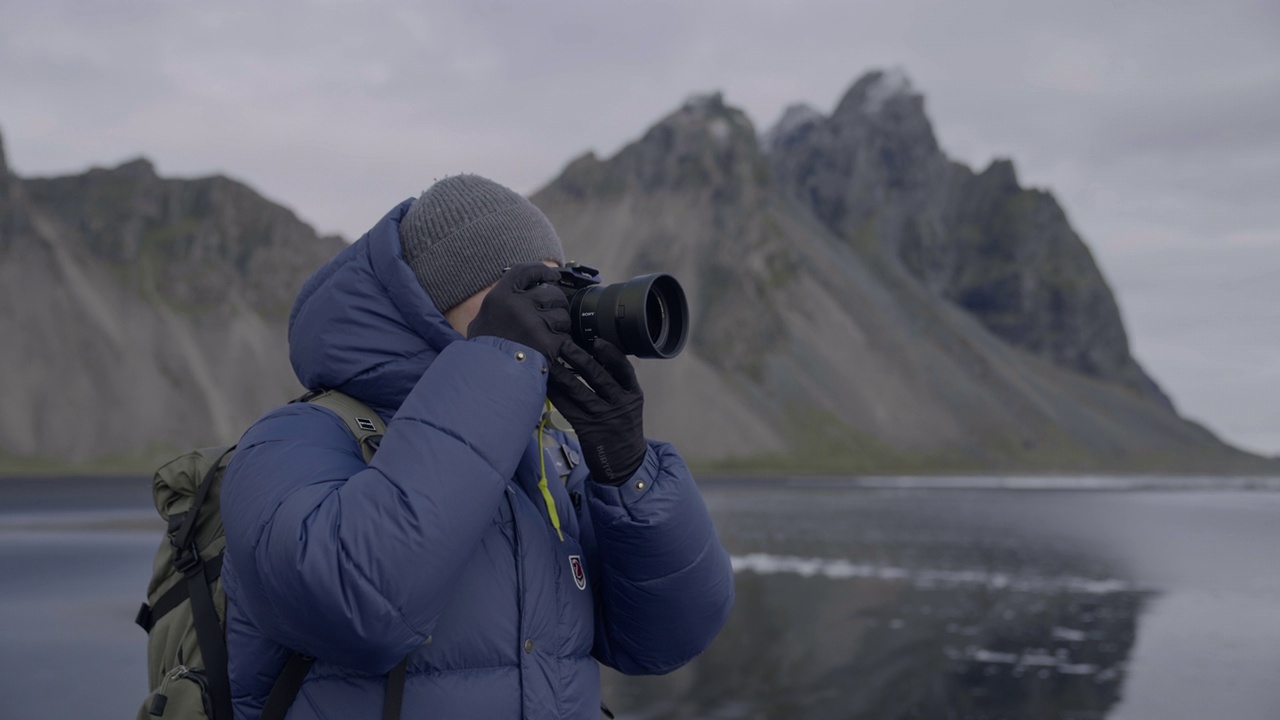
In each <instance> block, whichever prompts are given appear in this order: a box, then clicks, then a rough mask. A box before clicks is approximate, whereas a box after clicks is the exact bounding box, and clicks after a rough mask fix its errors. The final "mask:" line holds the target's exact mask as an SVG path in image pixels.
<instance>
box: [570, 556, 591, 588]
mask: <svg viewBox="0 0 1280 720" xmlns="http://www.w3.org/2000/svg"><path fill="white" fill-rule="evenodd" d="M569 567H570V569H572V570H573V584H575V585H577V586H578V589H579V590H586V589H587V573H586V571H585V570H583V569H582V558H581V557H580V556H578V555H570V556H569Z"/></svg>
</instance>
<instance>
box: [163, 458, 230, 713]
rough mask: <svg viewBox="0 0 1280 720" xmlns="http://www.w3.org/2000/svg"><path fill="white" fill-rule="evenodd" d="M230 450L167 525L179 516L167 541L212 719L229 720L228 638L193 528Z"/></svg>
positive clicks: (215, 463) (212, 468)
mask: <svg viewBox="0 0 1280 720" xmlns="http://www.w3.org/2000/svg"><path fill="white" fill-rule="evenodd" d="M231 450H232V448H227V449H226V450H224V451H223V453H222V455H220V456H219V457H218V459H217V460H216V461H215V462H214V463H213V466H212V467H210V468H209V472H208V473H206V474H205V476H204V480H202V481H201V483H200V489H199V490H198V491H197V492H196V497H195V499H194V500H193V501H192V502H191V508H190V509H189V510H187V512H186V513H184V514H183V515H185V517H182V516H174V517H171V518H170V527H172V526H173V521H174V520H179V518H181V519H180V520H179V523H178V526H177V527H176V528H175V529H173V530H171V531H170V533H169V541H170V542H171V543H173V552H174V557H173V565H174V567H175V568H176V569H177V570H178V571H179V572H181V573H182V574H183V575H184V576H185V577H186V586H187V597H189V598H191V618H192V620H193V621H194V624H195V627H196V643H197V644H199V646H200V655H201V657H203V658H204V668H205V672H206V673H207V677H208V680H209V694H210V696H211V697H212V700H213V718H214V720H232V710H231V680H230V678H229V677H228V676H227V641H226V637H225V636H224V635H223V632H222V623H221V622H219V621H218V609H217V607H215V606H214V604H213V592H212V591H211V590H210V589H209V582H208V581H207V580H206V579H205V562H204V560H202V559H201V558H200V548H198V547H196V542H195V531H196V526H197V525H198V521H199V517H200V510H201V508H202V507H203V506H204V502H205V500H207V499H208V498H209V491H210V488H211V487H212V486H213V480H214V478H216V477H217V476H218V471H219V469H220V468H221V466H222V462H223V460H225V459H226V457H227V455H228V454H230V453H231Z"/></svg>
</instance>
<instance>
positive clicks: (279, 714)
mask: <svg viewBox="0 0 1280 720" xmlns="http://www.w3.org/2000/svg"><path fill="white" fill-rule="evenodd" d="M315 663H316V659H315V658H312V657H307V656H306V655H300V654H298V653H293V654H291V655H290V656H289V661H288V662H286V663H285V664H284V669H283V670H281V671H280V677H278V678H276V682H275V684H274V685H272V686H271V694H270V695H268V696H267V704H266V705H263V706H262V715H261V716H260V717H261V718H262V720H284V716H285V715H287V714H288V713H289V708H290V707H292V706H293V701H294V699H295V698H297V697H298V691H299V690H301V689H302V681H303V680H306V679H307V673H309V672H311V666H312V665H315Z"/></svg>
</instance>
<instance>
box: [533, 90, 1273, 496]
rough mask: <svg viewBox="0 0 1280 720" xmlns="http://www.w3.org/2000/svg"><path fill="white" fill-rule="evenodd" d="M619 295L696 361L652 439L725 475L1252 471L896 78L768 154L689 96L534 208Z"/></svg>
mask: <svg viewBox="0 0 1280 720" xmlns="http://www.w3.org/2000/svg"><path fill="white" fill-rule="evenodd" d="M533 199H534V201H535V202H536V203H537V204H538V205H539V206H540V207H541V208H543V210H544V211H545V212H547V214H548V215H549V216H550V218H551V219H552V222H553V223H554V224H555V225H556V227H557V229H559V231H560V233H561V236H562V238H564V240H565V243H566V246H567V248H568V250H569V252H570V255H572V256H575V257H577V259H579V260H581V261H583V262H585V263H587V264H592V265H597V266H599V267H601V268H602V270H603V271H604V272H605V274H606V277H607V278H612V279H615V280H617V279H622V278H625V277H630V276H632V275H634V274H637V273H641V272H648V271H653V270H665V271H667V272H671V273H673V274H675V275H677V276H678V277H679V278H680V279H681V281H682V282H683V283H684V284H685V286H686V289H687V291H688V292H689V294H690V301H691V304H692V306H693V308H694V313H695V318H694V332H693V340H692V342H691V349H690V350H689V351H687V352H686V353H685V354H684V355H683V356H681V357H680V358H677V359H675V360H671V361H658V362H648V363H645V364H644V365H643V367H642V369H641V373H642V378H643V380H644V385H645V388H646V392H647V393H648V397H649V398H650V402H649V405H650V406H651V409H650V417H649V419H648V422H649V424H650V426H651V427H653V428H655V430H656V431H657V432H658V433H659V434H663V435H665V436H667V437H670V438H671V439H673V440H675V441H677V442H678V443H679V445H680V446H681V447H682V448H685V450H686V452H687V453H688V454H690V455H693V456H695V457H699V456H700V457H710V458H722V459H725V460H724V461H722V462H720V463H719V464H718V466H719V467H721V468H722V469H727V470H733V469H744V470H745V469H757V470H759V469H766V468H772V469H776V470H780V471H785V470H788V469H805V470H814V471H829V472H845V471H851V470H853V471H877V470H883V469H893V470H898V471H913V470H921V471H928V470H933V469H939V468H946V469H951V470H975V471H977V470H988V469H992V468H1007V469H1041V470H1086V469H1166V470H1191V469H1209V468H1222V467H1228V466H1229V467H1253V466H1255V465H1256V464H1257V463H1258V462H1259V461H1258V459H1257V458H1254V457H1253V456H1249V455H1246V454H1244V453H1240V452H1238V451H1236V450H1234V449H1232V448H1229V447H1228V446H1226V445H1225V444H1223V443H1222V442H1221V441H1219V440H1218V439H1217V438H1216V437H1214V436H1213V435H1212V434H1211V433H1209V432H1208V431H1206V430H1205V429H1204V428H1202V427H1200V426H1198V425H1196V424H1193V423H1190V422H1187V421H1185V420H1183V419H1181V418H1179V417H1178V416H1177V414H1176V412H1175V411H1174V409H1173V407H1172V404H1171V403H1170V402H1169V400H1168V398H1167V397H1166V396H1165V395H1164V393H1163V392H1161V390H1160V389H1159V387H1157V386H1156V384H1155V383H1154V382H1153V381H1152V380H1151V379H1150V378H1149V377H1148V376H1147V375H1146V373H1145V372H1144V371H1143V370H1142V368H1141V367H1140V366H1139V365H1138V363H1137V362H1136V361H1135V360H1134V359H1133V357H1132V355H1131V354H1130V352H1129V347H1128V340H1127V337H1126V334H1125V330H1124V327H1123V324H1122V322H1121V319H1120V315H1119V312H1118V309H1117V307H1116V303H1115V300H1114V297H1113V296H1112V294H1111V292H1110V290H1109V288H1108V287H1107V285H1106V283H1105V281H1104V279H1103V277H1102V275H1101V273H1100V272H1099V270H1098V267H1097V265H1096V263H1095V262H1094V261H1093V259H1092V256H1091V254H1090V253H1089V251H1088V248H1087V247H1086V246H1085V245H1084V243H1083V242H1082V241H1081V240H1080V238H1079V237H1078V235H1077V234H1076V233H1075V232H1074V231H1073V230H1072V228H1071V226H1070V225H1069V223H1068V222H1067V219H1066V216H1065V214H1064V213H1063V211H1062V209H1061V208H1060V207H1059V206H1058V204H1057V202H1056V201H1055V200H1054V199H1053V197H1052V196H1051V195H1049V194H1048V193H1046V192H1042V191H1039V190H1031V189H1024V188H1022V187H1020V186H1019V184H1018V181H1017V178H1016V175H1015V173H1014V169H1013V165H1012V163H1011V162H1009V161H998V162H995V163H993V164H992V165H991V167H989V168H987V169H986V170H984V171H982V172H980V173H974V172H973V171H971V170H970V169H969V168H967V167H965V166H963V165H961V164H959V163H955V162H953V161H951V160H949V159H948V158H947V157H946V156H945V154H944V153H943V152H942V150H941V149H940V148H939V147H938V143H937V141H936V139H935V137H934V135H933V131H932V128H931V125H930V123H929V120H928V118H927V116H926V115H925V113H924V100H923V98H922V97H921V96H920V95H919V94H918V93H916V92H915V91H914V90H913V89H912V88H911V86H910V83H909V82H908V81H907V80H906V78H905V77H903V76H901V75H900V74H895V73H880V72H876V73H870V74H868V75H866V76H864V77H863V78H861V79H860V80H859V81H858V82H857V83H856V84H854V85H853V87H852V88H851V89H850V90H849V91H848V93H847V94H846V95H845V97H844V98H843V99H842V100H841V102H840V103H839V105H838V106H837V108H836V109H835V111H834V112H833V113H832V114H831V115H830V116H824V115H822V114H821V113H819V112H817V111H816V110H813V109H812V108H806V107H803V106H798V107H795V108H792V109H789V110H788V111H787V112H786V113H785V114H784V115H783V117H782V119H781V120H780V121H779V123H778V125H777V126H776V127H774V128H773V129H771V130H769V131H768V132H766V133H765V134H764V135H763V137H762V138H761V137H757V134H756V132H755V129H754V127H753V126H752V123H751V122H750V120H749V119H748V118H747V117H746V116H745V115H744V114H743V113H742V112H741V111H740V110H737V109H735V108H733V107H731V106H729V105H726V104H725V102H724V100H723V98H722V97H721V96H719V95H710V96H704V97H695V98H692V99H691V100H689V101H688V102H686V103H685V104H684V106H683V107H681V108H679V109H678V110H676V111H675V112H673V113H672V114H670V115H669V116H667V117H666V118H664V119H663V120H662V121H660V122H659V123H658V124H657V125H655V126H654V127H653V128H651V129H650V130H648V132H646V133H645V134H644V136H643V137H642V138H641V139H639V140H638V141H636V142H635V143H633V144H631V145H629V146H627V147H625V148H624V149H622V150H621V151H620V152H619V153H618V154H617V155H616V156H614V157H612V158H609V159H606V160H602V159H600V158H597V157H595V156H594V155H593V154H587V155H585V156H583V157H580V158H578V159H577V160H575V161H573V162H572V163H571V164H570V165H569V166H568V167H567V168H566V169H565V170H564V172H563V173H562V174H561V175H560V176H559V177H558V178H556V179H555V180H554V181H552V182H551V183H550V184H549V185H548V186H547V187H545V188H544V189H542V190H541V191H539V192H538V193H537V194H536V195H534V197H533Z"/></svg>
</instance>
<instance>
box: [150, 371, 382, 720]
mask: <svg viewBox="0 0 1280 720" xmlns="http://www.w3.org/2000/svg"><path fill="white" fill-rule="evenodd" d="M295 402H309V403H314V404H316V405H321V406H323V407H326V408H329V409H330V410H332V411H334V412H335V413H337V414H338V415H339V416H340V417H341V418H342V419H343V421H344V422H345V423H346V424H347V427H348V428H349V429H350V430H351V433H352V435H354V436H355V438H356V440H357V442H358V443H359V445H360V449H361V452H362V453H363V454H364V460H365V462H366V463H367V462H369V461H370V460H371V459H372V458H373V454H374V452H375V451H376V450H377V449H378V443H379V442H380V441H381V439H382V435H383V433H384V432H385V431H386V428H385V426H384V425H383V422H382V419H381V418H379V417H378V414H377V413H375V412H374V411H373V410H370V409H369V408H368V407H367V406H366V405H365V404H364V403H362V402H360V401H359V400H356V399H355V398H352V397H349V396H347V395H343V394H341V393H338V392H334V391H312V392H310V393H307V394H306V395H304V396H303V397H301V398H299V399H298V400H296V401H295ZM234 452H235V446H234V445H233V446H230V447H216V448H205V449H201V450H193V451H191V452H189V453H187V454H185V455H182V456H180V457H177V458H174V459H173V460H171V461H169V462H168V463H166V464H165V465H164V466H162V467H161V468H160V469H159V470H157V471H156V473H155V477H154V479H153V484H152V496H153V498H154V499H155V504H156V510H158V511H159V512H160V517H161V518H163V519H164V520H165V521H166V522H168V524H169V526H168V530H167V531H166V533H165V537H164V539H163V540H162V541H161V542H160V550H159V551H158V552H157V553H156V559H155V564H154V566H153V569H152V574H151V583H150V584H149V585H148V586H147V602H145V603H143V604H142V608H141V609H140V610H139V611H138V617H137V620H136V621H137V623H138V625H140V626H142V628H143V629H144V630H146V631H147V636H148V637H147V675H148V678H149V681H150V684H151V692H150V694H149V695H148V696H147V698H146V700H145V701H143V703H142V707H141V709H139V710H138V720H157V719H159V720H178V719H181V720H197V719H199V720H232V713H231V684H230V681H229V679H228V676H227V644H226V631H225V618H226V606H227V599H226V594H225V593H224V591H223V589H222V580H221V572H222V555H223V550H224V549H225V548H226V539H225V538H224V537H223V534H222V513H221V511H220V506H219V493H220V489H221V484H222V475H223V473H224V472H225V471H226V468H227V464H228V463H229V462H230V461H231V456H232V454H233V453H234ZM312 662H314V661H313V660H312V659H311V658H306V657H304V656H302V655H300V654H298V653H293V655H292V656H291V657H290V659H289V662H288V663H287V664H286V665H285V668H284V670H283V672H281V674H280V677H279V679H277V681H276V683H275V686H274V687H273V688H272V690H271V695H270V697H269V698H268V700H267V706H266V708H264V710H263V713H262V717H263V718H264V719H267V718H271V719H273V720H279V719H282V718H283V717H284V715H285V713H287V712H288V710H289V706H290V705H292V704H293V699H294V697H295V696H296V695H297V693H298V690H299V689H300V688H301V687H302V681H303V679H304V678H305V677H306V674H307V671H308V670H310V668H311V663H312ZM397 670H398V671H399V675H400V677H399V678H398V679H399V681H400V683H401V685H400V687H401V688H403V672H404V668H403V664H402V666H401V667H398V668H397ZM394 674H395V673H393V677H392V678H391V682H389V688H388V697H389V698H390V696H391V687H390V685H391V683H392V682H394V681H395V680H396V679H397V678H395V677H394ZM399 692H400V693H403V689H400V691H399ZM396 700H397V703H396V704H398V700H399V698H396Z"/></svg>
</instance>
